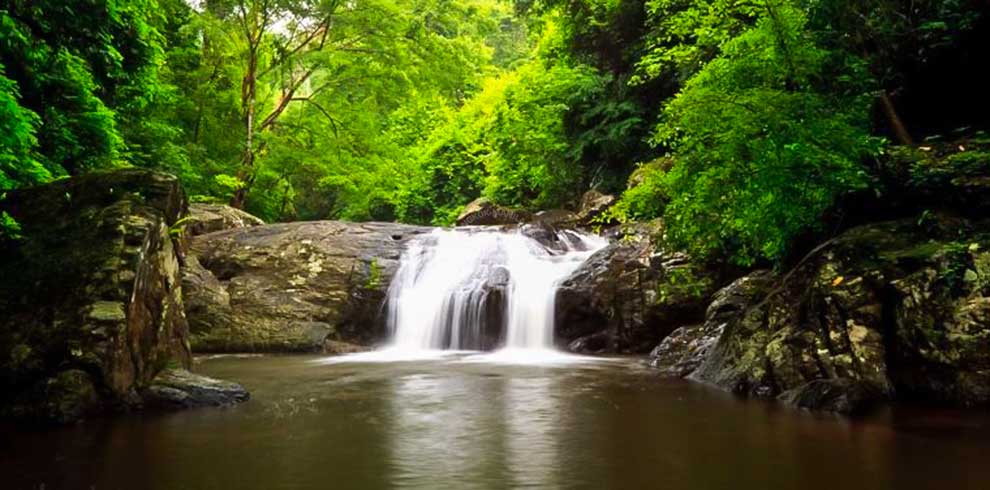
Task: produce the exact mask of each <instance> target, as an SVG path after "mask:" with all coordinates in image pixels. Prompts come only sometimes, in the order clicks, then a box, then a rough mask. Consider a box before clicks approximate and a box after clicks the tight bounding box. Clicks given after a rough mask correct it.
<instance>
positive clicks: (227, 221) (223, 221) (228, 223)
mask: <svg viewBox="0 0 990 490" xmlns="http://www.w3.org/2000/svg"><path fill="white" fill-rule="evenodd" d="M187 222H188V225H187V229H188V230H189V233H190V234H192V235H203V234H205V233H212V232H214V231H222V230H229V229H231V228H245V227H249V226H258V225H263V224H265V222H264V221H262V220H261V218H258V217H257V216H254V215H251V214H248V213H246V212H244V211H241V210H240V209H237V208H234V207H231V206H228V205H226V204H205V203H192V204H190V205H189V217H188V218H187Z"/></svg>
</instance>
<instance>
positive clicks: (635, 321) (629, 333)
mask: <svg viewBox="0 0 990 490" xmlns="http://www.w3.org/2000/svg"><path fill="white" fill-rule="evenodd" d="M659 233H660V224H659V222H654V223H650V224H637V225H635V226H630V227H626V228H625V229H624V230H623V231H621V232H620V234H619V235H617V236H614V237H612V240H611V243H610V244H609V245H608V246H607V247H605V248H604V249H602V250H599V251H598V252H596V253H595V254H594V255H592V256H591V257H590V258H589V259H588V260H587V261H586V262H585V263H584V264H582V265H581V266H580V267H579V268H578V269H577V270H575V271H574V273H572V274H571V275H570V276H569V277H568V278H567V279H565V280H564V281H562V282H561V285H560V288H559V289H558V291H557V300H556V310H555V318H556V322H555V323H556V326H555V337H556V338H557V339H558V342H559V343H560V344H561V346H562V347H567V348H569V349H570V350H572V351H575V352H581V353H601V352H619V353H642V354H645V353H648V352H650V350H651V349H653V348H654V347H655V346H656V345H657V344H658V343H659V342H660V341H661V340H662V339H664V338H665V337H666V336H667V335H668V334H670V333H671V332H672V331H674V330H675V329H677V328H678V327H681V326H685V325H693V324H698V323H701V321H702V320H703V318H704V312H705V307H706V305H707V304H708V298H709V297H710V296H711V294H712V293H714V292H715V290H716V289H717V285H718V283H719V281H720V279H719V277H718V275H717V274H715V273H714V272H713V271H710V270H706V269H705V268H703V267H701V266H700V265H698V264H695V263H694V262H693V261H692V260H691V259H690V257H688V256H687V255H685V254H682V253H676V252H657V250H656V249H657V241H656V238H655V237H656V236H658V235H659ZM603 335H604V339H603ZM581 339H584V340H583V341H578V340H581ZM603 344H604V346H603Z"/></svg>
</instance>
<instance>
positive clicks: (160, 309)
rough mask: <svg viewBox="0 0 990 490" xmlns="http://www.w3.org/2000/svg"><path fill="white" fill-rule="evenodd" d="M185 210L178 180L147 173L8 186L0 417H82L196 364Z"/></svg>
mask: <svg viewBox="0 0 990 490" xmlns="http://www.w3.org/2000/svg"><path fill="white" fill-rule="evenodd" d="M185 209H186V201H185V196H184V194H183V192H182V189H181V188H180V187H179V183H178V181H177V180H176V178H175V177H172V176H169V175H165V174H159V173H154V172H150V171H143V170H122V171H115V172H97V173H92V174H89V175H86V176H83V177H77V178H72V179H66V180H61V181H58V182H55V183H52V184H48V185H44V186H40V187H35V188H30V189H23V190H17V191H8V192H7V193H6V197H4V198H2V200H0V211H2V212H4V213H7V214H9V215H10V216H11V217H13V218H14V219H15V220H16V221H17V223H18V224H19V227H20V231H19V232H18V233H17V234H16V235H14V236H12V235H11V234H8V235H6V237H5V238H3V239H0V256H2V257H3V260H2V261H0V311H2V312H3V314H2V315H0V391H2V393H3V397H2V400H3V401H2V402H0V414H3V415H11V416H23V417H33V418H39V419H44V420H56V421H71V420H75V419H78V418H79V417H81V416H83V415H85V414H87V413H89V412H93V411H98V410H102V409H106V408H108V407H115V406H120V405H129V404H131V403H137V402H138V396H137V392H138V390H140V389H141V388H142V387H143V386H146V385H147V384H149V383H150V382H151V380H152V379H153V378H154V377H155V375H156V374H157V373H158V372H159V371H160V370H161V369H163V368H164V367H165V366H166V365H169V364H174V365H179V366H188V365H189V360H190V352H189V345H188V342H187V323H186V317H185V315H184V313H183V303H182V296H181V288H180V276H179V266H180V262H181V260H182V243H181V233H180V232H179V229H178V228H179V227H178V226H176V225H177V223H178V222H179V220H180V219H181V218H182V216H183V214H184V213H185ZM17 235H19V236H17Z"/></svg>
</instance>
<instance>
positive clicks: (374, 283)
mask: <svg viewBox="0 0 990 490" xmlns="http://www.w3.org/2000/svg"><path fill="white" fill-rule="evenodd" d="M381 283H382V268H381V266H380V265H378V260H377V259H374V258H373V259H371V260H370V261H369V262H368V278H367V280H365V282H364V288H365V289H378V287H379V286H380V285H381Z"/></svg>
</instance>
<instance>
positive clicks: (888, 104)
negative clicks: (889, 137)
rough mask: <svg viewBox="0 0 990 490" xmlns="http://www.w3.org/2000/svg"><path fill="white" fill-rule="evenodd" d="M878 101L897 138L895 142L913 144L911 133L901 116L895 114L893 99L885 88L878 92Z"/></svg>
mask: <svg viewBox="0 0 990 490" xmlns="http://www.w3.org/2000/svg"><path fill="white" fill-rule="evenodd" d="M880 103H881V104H882V105H883V112H884V114H886V116H887V120H888V122H890V127H891V129H893V130H894V136H895V137H896V138H897V142H898V143H900V144H902V145H913V144H914V140H913V139H912V138H911V133H909V132H908V130H907V127H906V126H904V122H903V121H901V117H900V116H898V115H897V110H896V109H895V108H894V101H893V100H891V99H890V95H889V94H888V93H887V91H886V90H884V91H882V92H880Z"/></svg>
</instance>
